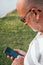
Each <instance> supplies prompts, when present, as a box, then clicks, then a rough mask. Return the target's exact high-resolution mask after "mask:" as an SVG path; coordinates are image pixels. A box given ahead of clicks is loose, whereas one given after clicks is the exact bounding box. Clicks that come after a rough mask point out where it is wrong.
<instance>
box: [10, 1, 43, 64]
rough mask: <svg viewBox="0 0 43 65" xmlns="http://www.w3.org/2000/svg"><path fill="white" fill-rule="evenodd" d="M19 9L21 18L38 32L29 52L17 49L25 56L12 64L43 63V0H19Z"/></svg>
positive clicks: (16, 59) (19, 57)
mask: <svg viewBox="0 0 43 65" xmlns="http://www.w3.org/2000/svg"><path fill="white" fill-rule="evenodd" d="M17 11H18V13H19V15H20V18H21V19H20V20H21V21H22V22H23V23H24V24H26V25H29V26H30V27H31V28H32V30H33V31H35V32H36V31H37V32H38V34H37V35H36V37H35V38H34V39H33V40H32V42H31V43H30V46H29V49H28V51H27V53H25V52H24V51H22V50H17V49H16V50H15V51H17V52H19V53H21V54H22V55H24V56H18V57H17V58H15V59H14V60H13V62H12V65H43V0H18V2H17ZM10 58H11V59H13V57H10Z"/></svg>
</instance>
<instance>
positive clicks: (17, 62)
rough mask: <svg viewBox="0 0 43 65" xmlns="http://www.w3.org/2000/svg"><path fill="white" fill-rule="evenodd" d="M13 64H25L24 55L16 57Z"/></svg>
mask: <svg viewBox="0 0 43 65" xmlns="http://www.w3.org/2000/svg"><path fill="white" fill-rule="evenodd" d="M11 65H24V57H22V56H18V57H17V58H15V59H14V61H13V62H12V64H11Z"/></svg>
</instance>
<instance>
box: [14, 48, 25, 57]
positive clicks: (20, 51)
mask: <svg viewBox="0 0 43 65" xmlns="http://www.w3.org/2000/svg"><path fill="white" fill-rule="evenodd" d="M14 50H15V51H16V52H18V53H20V54H22V55H24V56H25V55H26V52H24V51H22V50H20V49H14Z"/></svg>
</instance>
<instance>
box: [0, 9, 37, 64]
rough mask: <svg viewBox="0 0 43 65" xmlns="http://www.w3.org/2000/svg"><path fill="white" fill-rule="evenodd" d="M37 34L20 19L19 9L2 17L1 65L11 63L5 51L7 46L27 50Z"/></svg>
mask: <svg viewBox="0 0 43 65" xmlns="http://www.w3.org/2000/svg"><path fill="white" fill-rule="evenodd" d="M35 35H36V33H35V32H33V31H32V30H31V29H30V28H29V27H28V26H27V25H24V24H23V23H22V22H21V21H20V20H19V16H18V13H17V11H16V10H15V11H13V12H12V13H9V14H7V15H6V17H4V18H1V19H0V65H11V63H12V61H11V60H10V59H7V57H6V55H5V54H4V53H3V51H4V49H5V48H6V47H11V48H12V49H14V48H18V49H22V50H24V51H27V49H28V46H29V43H30V42H31V40H32V39H33V38H34V36H35Z"/></svg>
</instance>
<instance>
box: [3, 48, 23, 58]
mask: <svg viewBox="0 0 43 65" xmlns="http://www.w3.org/2000/svg"><path fill="white" fill-rule="evenodd" d="M4 53H5V54H6V55H9V56H13V57H14V58H16V57H17V56H18V55H21V56H23V55H22V54H20V53H18V52H16V51H14V50H12V49H11V48H9V47H7V48H6V49H5V51H4Z"/></svg>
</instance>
